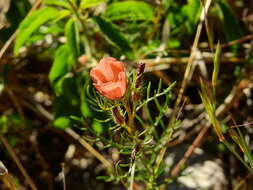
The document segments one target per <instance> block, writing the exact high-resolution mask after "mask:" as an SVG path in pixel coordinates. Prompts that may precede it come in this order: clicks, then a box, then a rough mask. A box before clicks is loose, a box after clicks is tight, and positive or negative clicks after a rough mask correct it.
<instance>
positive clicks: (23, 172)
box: [0, 135, 38, 190]
mask: <svg viewBox="0 0 253 190" xmlns="http://www.w3.org/2000/svg"><path fill="white" fill-rule="evenodd" d="M0 140H1V141H2V143H3V144H4V146H5V147H6V149H7V150H8V152H9V154H10V155H11V157H12V159H13V160H14V162H15V163H16V165H17V166H18V168H19V170H20V171H21V173H22V174H23V176H24V177H25V179H26V181H27V183H28V185H29V186H30V187H31V189H32V190H38V188H37V187H36V185H35V184H34V182H33V180H32V178H31V177H30V176H29V174H28V173H27V171H26V170H25V168H24V166H23V165H22V163H21V161H20V160H19V158H18V157H17V155H16V153H15V152H14V150H13V149H12V147H11V146H10V144H9V143H8V141H7V140H6V139H5V137H4V136H3V135H0Z"/></svg>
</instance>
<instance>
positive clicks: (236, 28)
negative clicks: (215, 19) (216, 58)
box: [217, 1, 242, 41]
mask: <svg viewBox="0 0 253 190" xmlns="http://www.w3.org/2000/svg"><path fill="white" fill-rule="evenodd" d="M217 5H218V7H219V11H220V14H219V15H220V19H221V21H222V23H223V24H222V28H223V32H224V34H225V37H226V39H227V41H232V40H236V39H238V38H240V37H241V36H242V31H241V27H240V25H239V23H238V20H237V19H236V17H235V15H234V13H233V11H232V10H231V8H230V7H229V5H228V4H227V3H225V2H224V1H218V3H217Z"/></svg>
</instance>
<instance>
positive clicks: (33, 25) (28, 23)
mask: <svg viewBox="0 0 253 190" xmlns="http://www.w3.org/2000/svg"><path fill="white" fill-rule="evenodd" d="M57 14H58V11H57V9H54V8H52V7H43V8H41V9H39V10H37V11H35V12H33V13H32V14H31V15H29V16H28V17H26V18H25V19H24V20H23V21H22V23H21V24H20V26H19V31H18V35H17V37H16V41H15V45H14V53H15V54H16V55H17V54H18V53H19V49H20V48H21V47H22V46H23V45H24V44H25V42H26V41H27V40H28V39H29V38H30V36H31V35H32V34H33V33H34V32H35V31H37V30H38V28H39V27H40V26H41V25H43V24H45V23H46V22H48V21H50V20H52V19H54V18H56V17H57Z"/></svg>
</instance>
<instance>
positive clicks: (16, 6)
mask: <svg viewBox="0 0 253 190" xmlns="http://www.w3.org/2000/svg"><path fill="white" fill-rule="evenodd" d="M7 4H8V2H6V3H2V4H1V5H2V6H8V5H7ZM30 8H31V5H30V3H29V1H28V0H19V1H10V7H9V10H8V12H7V13H6V19H7V21H8V22H9V23H10V26H9V27H7V28H4V29H2V30H0V38H1V40H3V41H5V40H6V39H8V38H9V37H10V36H11V35H12V34H13V32H14V31H15V30H16V29H17V28H18V25H19V24H20V22H21V21H22V20H23V19H24V17H25V16H26V14H27V12H28V11H29V10H30ZM1 9H2V7H1ZM3 11H4V9H3V10H1V14H3Z"/></svg>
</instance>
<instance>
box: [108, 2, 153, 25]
mask: <svg viewBox="0 0 253 190" xmlns="http://www.w3.org/2000/svg"><path fill="white" fill-rule="evenodd" d="M106 16H107V17H108V18H110V19H111V20H119V19H124V20H131V21H133V20H153V19H154V12H153V8H152V7H151V6H150V5H149V4H147V3H145V2H143V1H122V2H115V3H112V4H111V5H109V6H108V8H107V11H106Z"/></svg>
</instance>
